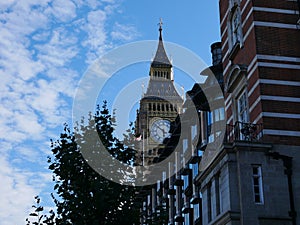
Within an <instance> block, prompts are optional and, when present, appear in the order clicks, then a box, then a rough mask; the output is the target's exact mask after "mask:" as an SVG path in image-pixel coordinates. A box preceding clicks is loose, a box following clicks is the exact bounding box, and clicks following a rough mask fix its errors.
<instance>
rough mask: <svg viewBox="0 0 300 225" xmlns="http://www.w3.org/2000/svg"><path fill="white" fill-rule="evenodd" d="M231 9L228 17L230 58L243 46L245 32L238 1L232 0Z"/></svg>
mask: <svg viewBox="0 0 300 225" xmlns="http://www.w3.org/2000/svg"><path fill="white" fill-rule="evenodd" d="M230 2H231V9H230V12H229V16H228V22H227V27H228V45H229V50H230V53H231V54H230V58H233V57H234V55H235V53H236V51H237V50H238V49H239V48H241V47H242V46H243V31H242V22H241V10H240V5H239V1H238V0H231V1H230Z"/></svg>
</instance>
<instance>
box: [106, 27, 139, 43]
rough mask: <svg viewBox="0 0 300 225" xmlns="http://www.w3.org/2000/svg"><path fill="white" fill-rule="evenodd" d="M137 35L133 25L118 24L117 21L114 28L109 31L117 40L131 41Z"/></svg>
mask: <svg viewBox="0 0 300 225" xmlns="http://www.w3.org/2000/svg"><path fill="white" fill-rule="evenodd" d="M138 35H139V34H138V32H137V31H136V29H135V27H134V26H132V25H125V24H120V23H118V22H116V23H115V25H114V29H113V31H112V32H111V36H112V38H113V39H115V40H118V41H127V42H128V41H132V40H133V39H135V38H136V37H137V36H138Z"/></svg>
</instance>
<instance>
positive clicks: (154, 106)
mask: <svg viewBox="0 0 300 225" xmlns="http://www.w3.org/2000/svg"><path fill="white" fill-rule="evenodd" d="M153 111H156V104H155V103H153Z"/></svg>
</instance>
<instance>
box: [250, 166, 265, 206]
mask: <svg viewBox="0 0 300 225" xmlns="http://www.w3.org/2000/svg"><path fill="white" fill-rule="evenodd" d="M251 169H252V191H253V201H254V203H255V204H258V205H263V204H264V192H263V176H262V167H261V165H252V167H251ZM254 169H257V171H258V172H257V174H255V173H254ZM255 180H257V184H256V182H255ZM256 190H258V192H257V193H256ZM257 196H258V197H259V201H257V199H256V197H257Z"/></svg>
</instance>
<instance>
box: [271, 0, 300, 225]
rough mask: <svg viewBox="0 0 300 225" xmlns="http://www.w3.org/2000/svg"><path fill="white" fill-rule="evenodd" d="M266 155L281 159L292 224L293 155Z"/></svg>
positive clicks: (273, 153) (293, 215) (294, 214)
mask: <svg viewBox="0 0 300 225" xmlns="http://www.w3.org/2000/svg"><path fill="white" fill-rule="evenodd" d="M298 3H299V0H298ZM267 155H268V156H271V157H272V158H273V159H275V160H279V159H281V160H282V162H283V166H284V167H285V170H284V173H285V174H286V176H287V178H288V188H289V197H290V211H289V216H290V217H291V218H292V224H293V225H297V224H296V217H297V213H296V210H295V202H294V192H293V184H292V174H293V157H290V156H286V155H281V154H279V153H278V152H269V153H267Z"/></svg>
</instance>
